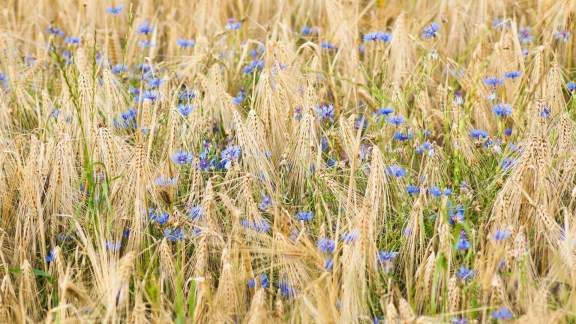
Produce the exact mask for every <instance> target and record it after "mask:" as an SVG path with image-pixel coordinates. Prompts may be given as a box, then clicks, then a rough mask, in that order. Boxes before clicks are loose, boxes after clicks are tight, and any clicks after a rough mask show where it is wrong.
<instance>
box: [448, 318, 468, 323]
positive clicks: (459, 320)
mask: <svg viewBox="0 0 576 324" xmlns="http://www.w3.org/2000/svg"><path fill="white" fill-rule="evenodd" d="M450 324H468V320H467V319H465V318H464V317H453V318H452V320H451V321H450Z"/></svg>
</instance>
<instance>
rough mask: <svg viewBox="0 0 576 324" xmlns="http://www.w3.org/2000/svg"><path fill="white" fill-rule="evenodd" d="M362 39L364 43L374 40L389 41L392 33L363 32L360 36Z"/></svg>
mask: <svg viewBox="0 0 576 324" xmlns="http://www.w3.org/2000/svg"><path fill="white" fill-rule="evenodd" d="M362 39H363V40H364V42H365V43H368V42H375V41H380V42H383V43H389V42H390V41H391V40H392V35H391V34H389V33H386V32H380V31H377V32H370V33H367V34H365V35H364V37H362Z"/></svg>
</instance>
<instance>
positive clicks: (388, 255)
mask: <svg viewBox="0 0 576 324" xmlns="http://www.w3.org/2000/svg"><path fill="white" fill-rule="evenodd" d="M397 256H398V252H393V251H380V252H378V260H379V261H380V262H381V263H384V262H389V261H393V260H394V259H396V257H397Z"/></svg>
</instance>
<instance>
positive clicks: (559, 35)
mask: <svg viewBox="0 0 576 324" xmlns="http://www.w3.org/2000/svg"><path fill="white" fill-rule="evenodd" d="M570 35H571V34H570V32H569V31H567V30H561V31H557V32H554V39H556V40H559V41H562V42H564V43H567V42H568V40H569V39H570Z"/></svg>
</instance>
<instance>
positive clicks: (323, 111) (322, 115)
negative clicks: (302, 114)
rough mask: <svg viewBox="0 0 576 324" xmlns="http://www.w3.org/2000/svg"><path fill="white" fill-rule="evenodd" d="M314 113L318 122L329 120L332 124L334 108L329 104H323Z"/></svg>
mask: <svg viewBox="0 0 576 324" xmlns="http://www.w3.org/2000/svg"><path fill="white" fill-rule="evenodd" d="M316 113H318V118H319V119H320V121H324V120H326V119H327V120H329V121H331V122H334V106H333V105H331V104H327V105H326V104H324V105H320V106H317V107H316Z"/></svg>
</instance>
